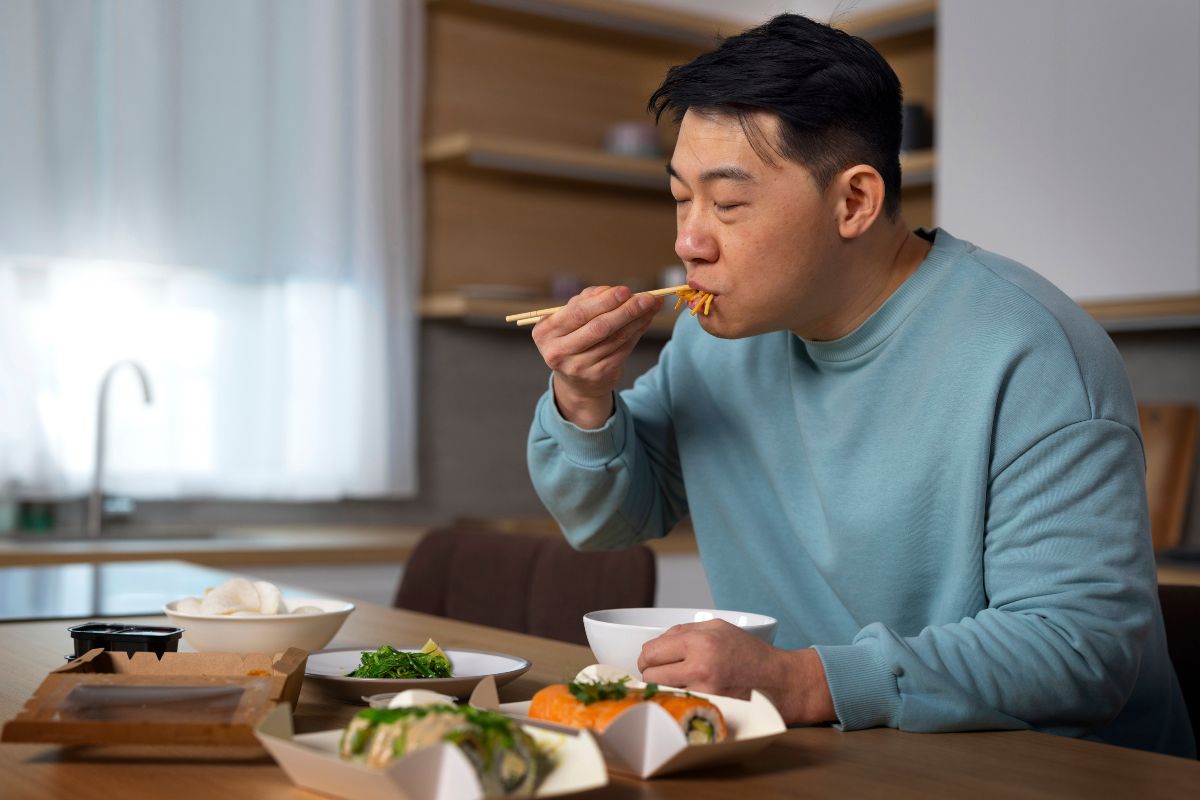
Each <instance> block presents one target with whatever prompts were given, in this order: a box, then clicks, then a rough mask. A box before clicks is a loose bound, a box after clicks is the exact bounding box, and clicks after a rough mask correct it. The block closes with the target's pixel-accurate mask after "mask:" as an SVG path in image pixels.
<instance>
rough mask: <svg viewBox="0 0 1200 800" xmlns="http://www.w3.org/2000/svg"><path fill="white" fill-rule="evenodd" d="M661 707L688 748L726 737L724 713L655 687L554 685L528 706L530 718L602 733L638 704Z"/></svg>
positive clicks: (604, 683) (608, 683) (619, 683)
mask: <svg viewBox="0 0 1200 800" xmlns="http://www.w3.org/2000/svg"><path fill="white" fill-rule="evenodd" d="M647 700H649V701H651V702H654V703H658V704H659V705H660V706H662V707H663V708H664V709H665V710H666V711H667V713H669V714H670V715H671V716H672V717H674V718H675V720H676V721H677V722H678V723H679V725H680V728H681V729H682V730H683V733H684V735H685V736H686V737H687V740H688V743H689V744H711V743H713V742H720V741H722V740H724V739H725V737H726V733H727V732H726V729H725V718H724V717H723V716H722V715H721V710H720V709H719V708H717V707H716V706H715V705H713V704H712V703H710V702H709V701H707V700H704V699H702V698H699V697H695V696H693V695H690V694H688V693H687V692H663V691H659V690H658V688H657V687H655V686H654V684H650V685H648V686H647V687H646V689H645V690H642V689H630V688H628V687H626V686H625V682H624V681H598V682H595V683H581V682H577V683H555V684H551V685H550V686H547V687H545V688H544V689H542V690H540V691H539V692H538V693H537V694H535V695H534V696H533V700H532V701H531V702H530V704H529V716H530V717H533V718H534V719H542V720H546V721H547V722H554V723H557V724H559V725H569V726H571V727H573V728H588V729H589V730H593V731H596V732H597V733H603V732H604V731H605V730H606V729H607V728H608V726H609V725H611V724H612V723H613V721H614V720H615V719H616V718H617V717H619V716H620V715H621V714H623V713H625V712H626V711H628V710H629V709H630V708H632V707H633V706H635V705H637V704H638V703H642V702H645V701H647Z"/></svg>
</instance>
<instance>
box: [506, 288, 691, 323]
mask: <svg viewBox="0 0 1200 800" xmlns="http://www.w3.org/2000/svg"><path fill="white" fill-rule="evenodd" d="M687 288H689V287H688V285H687V284H686V283H685V284H683V285H681V286H668V287H666V288H665V289H651V290H650V291H648V292H635V293H634V294H648V295H651V296H653V297H665V296H666V295H669V294H675V293H676V292H678V291H680V290H681V289H687ZM563 308H565V306H555V307H554V308H539V309H538V310H536V311H522V312H521V313H520V314H509V315H508V316H507V317H505V318H504V321H505V322H515V323H517V324H518V325H536V324H537V323H539V322H541V321H542V320H543V319H545V318H546V317H548V316H550V315H551V314H553V313H554V312H556V311H562V310H563Z"/></svg>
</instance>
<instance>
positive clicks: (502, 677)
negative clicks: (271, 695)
mask: <svg viewBox="0 0 1200 800" xmlns="http://www.w3.org/2000/svg"><path fill="white" fill-rule="evenodd" d="M392 646H393V647H395V648H396V649H397V650H408V651H416V650H420V649H421V646H420V645H417V646H416V647H399V646H396V645H392ZM367 649H371V650H374V649H375V648H364V647H353V648H339V649H335V650H318V651H316V652H315V653H310V654H309V656H308V666H307V667H306V668H305V670H304V678H305V680H309V681H313V682H315V683H317V684H318V685H320V686H321V688H322V689H324V690H325V691H326V692H328V693H329V694H332V695H334V696H336V697H337V698H338V699H341V700H347V701H349V702H351V703H364V702H366V701H365V700H364V699H363V698H364V697H366V696H367V695H372V694H380V693H382V692H403V691H404V690H405V689H428V690H429V691H431V692H440V693H441V694H446V695H450V696H451V697H466V696H467V695H469V694H470V693H471V692H472V690H474V688H475V685H476V684H477V683H479V682H480V681H481V680H483V678H484V677H485V676H487V675H491V676H492V677H493V678H495V679H496V685H497V686H503V685H504V684H506V683H508V682H509V681H511V680H514V679H516V678H519V677H520V676H521V675H523V674H525V673H526V672H527V671H528V670H529V667H530V666H531V665H530V663H529V662H528V661H526V660H525V659H523V658H518V657H516V656H508V655H504V654H503V653H489V652H487V651H485V650H454V649H450V648H447V649H446V650H445V653H446V656H447V657H448V658H449V659H450V663H451V664H453V665H454V677H451V678H405V679H391V678H349V677H346V674H347V673H349V672H353V671H354V670H355V669H356V668H357V667H358V665H359V663H360V661H361V660H362V654H363V652H364V651H365V650H367Z"/></svg>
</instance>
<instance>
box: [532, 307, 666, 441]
mask: <svg viewBox="0 0 1200 800" xmlns="http://www.w3.org/2000/svg"><path fill="white" fill-rule="evenodd" d="M662 303H663V301H662V300H661V299H660V298H657V297H653V296H651V295H648V294H631V293H630V291H629V289H628V288H626V287H624V286H611V287H610V286H591V287H588V288H587V289H584V290H583V291H582V292H580V293H579V294H578V295H576V296H575V297H572V298H571V300H570V302H568V303H567V305H566V306H565V307H564V308H563V309H562V310H561V311H558V312H556V313H554V314H551V315H550V316H548V317H546V318H545V319H544V320H542V321H541V322H539V323H537V324H536V325H534V326H533V341H534V343H535V344H536V345H537V348H538V350H539V351H540V352H541V354H542V358H544V359H545V360H546V364H547V366H549V367H550V369H552V370H554V400H555V402H556V403H557V404H558V411H559V413H560V414H562V415H563V418H564V419H566V420H569V421H570V422H573V423H574V424H576V425H578V426H579V427H581V428H589V429H594V428H599V427H600V426H601V425H603V424H604V423H605V421H606V420H607V419H608V418H609V417H610V416H611V415H612V412H613V391H614V390H615V389H616V388H617V384H618V383H620V380H621V375H622V374H623V373H624V372H625V360H626V359H627V358H629V353H630V352H632V350H633V346H634V345H635V344H637V342H638V339H640V338H642V334H643V333H645V332H646V329H647V328H649V327H650V323H651V322H652V321H653V320H654V315H655V314H656V313H657V312H658V310H659V309H660V308H661V307H662Z"/></svg>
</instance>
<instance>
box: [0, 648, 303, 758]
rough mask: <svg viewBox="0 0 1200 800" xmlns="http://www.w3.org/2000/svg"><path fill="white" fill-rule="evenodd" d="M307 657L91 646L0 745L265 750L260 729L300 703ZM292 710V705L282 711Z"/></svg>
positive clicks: (12, 724) (35, 699) (47, 685)
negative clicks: (257, 733)
mask: <svg viewBox="0 0 1200 800" xmlns="http://www.w3.org/2000/svg"><path fill="white" fill-rule="evenodd" d="M307 660H308V653H307V652H306V651H304V650H300V649H298V648H294V647H293V648H289V649H288V650H286V651H284V652H282V653H276V654H273V655H271V654H266V653H248V654H240V653H178V652H166V653H163V655H162V658H161V659H160V658H158V657H156V656H155V654H154V653H152V652H138V653H128V654H127V653H124V652H116V651H105V650H101V649H98V648H97V649H95V650H89V651H88V652H87V653H85V654H84V655H82V656H80V657H79V658H77V659H75V660H73V661H71V662H70V663H68V664H66V665H64V666H62V667H59V668H58V669H56V670H53V671H52V672H50V673H49V674H48V675H47V676H46V678H45V680H43V681H42V683H41V685H40V686H38V688H37V689H36V690H35V691H34V693H33V695H32V696H31V697H30V698H29V700H27V701H26V702H25V707H24V708H22V709H21V711H20V712H19V713H18V714H17V716H15V717H14V718H13V719H11V720H9V721H8V722H7V723H6V724H5V725H4V731H3V733H2V734H0V741H5V742H54V743H58V744H72V745H129V744H134V745H214V746H247V745H248V746H251V747H254V748H257V747H258V739H257V738H256V737H255V735H254V729H255V727H257V725H258V723H259V722H260V721H261V720H262V719H263V718H264V717H265V716H266V715H267V714H268V713H270V712H271V711H272V710H273V709H275V708H276V707H277V706H280V705H281V704H288V705H289V706H291V707H294V706H295V703H296V700H297V698H298V697H299V696H300V685H301V683H302V682H303V680H304V664H305V662H306V661H307ZM281 710H282V712H283V713H285V714H289V713H290V709H289V708H282V707H281Z"/></svg>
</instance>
